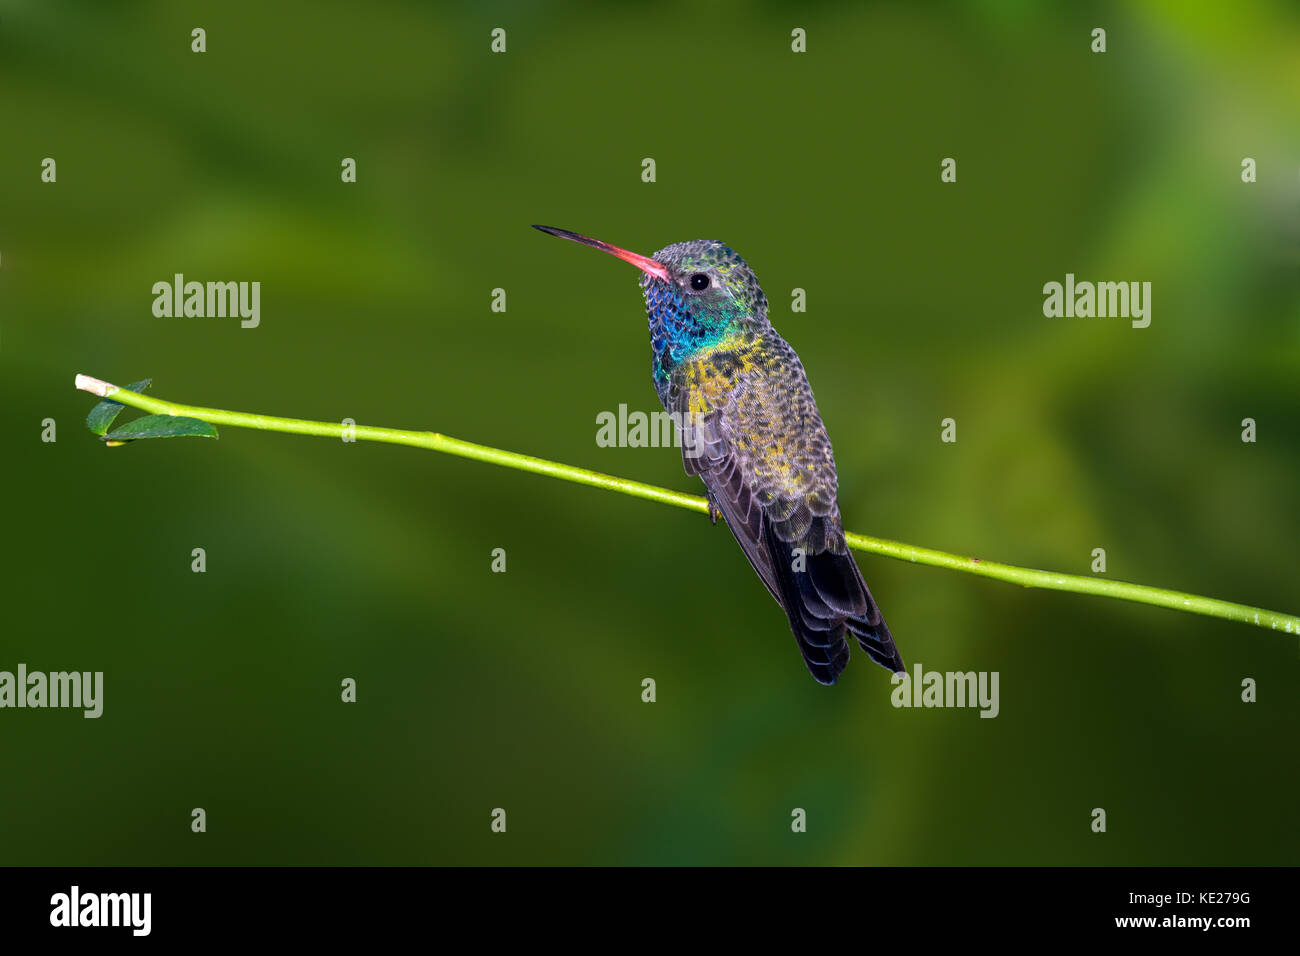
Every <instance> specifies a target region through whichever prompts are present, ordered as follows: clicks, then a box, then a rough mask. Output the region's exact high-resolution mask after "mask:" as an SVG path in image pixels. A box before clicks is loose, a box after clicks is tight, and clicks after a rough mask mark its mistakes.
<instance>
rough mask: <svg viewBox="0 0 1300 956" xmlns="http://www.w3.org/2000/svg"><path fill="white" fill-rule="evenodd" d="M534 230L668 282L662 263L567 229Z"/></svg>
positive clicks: (542, 228)
mask: <svg viewBox="0 0 1300 956" xmlns="http://www.w3.org/2000/svg"><path fill="white" fill-rule="evenodd" d="M533 228H534V229H540V230H541V231H542V232H546V233H550V234H551V235H552V236H559V237H560V238H561V239H572V240H573V241H574V242H580V243H582V244H583V245H584V246H591V247H592V248H593V249H599V250H600V251H601V252H608V253H609V254H610V255H611V256H618V257H619V258H620V259H622V260H623V261H624V262H630V263H632V265H634V266H636V267H637V268H638V269H640V270H641V271H642V272H644V273H645V274H646V275H651V276H654V277H655V278H656V279H663V280H664V281H665V282H667V281H668V267H667V266H665V265H664V264H663V263H662V262H658V261H656V260H654V259H651V258H648V257H647V256H639V255H637V254H636V253H635V252H628V251H627V250H626V249H620V248H619V247H618V246H611V245H610V244H609V243H608V242H601V241H600V240H599V239H590V238H588V237H587V236H580V235H578V234H577V233H576V232H569V230H567V229H556V228H555V227H554V226H537V225H534V226H533Z"/></svg>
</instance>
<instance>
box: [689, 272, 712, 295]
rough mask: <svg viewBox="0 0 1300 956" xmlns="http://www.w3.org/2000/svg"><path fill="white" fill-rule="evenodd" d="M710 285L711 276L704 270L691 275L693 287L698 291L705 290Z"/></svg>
mask: <svg viewBox="0 0 1300 956" xmlns="http://www.w3.org/2000/svg"><path fill="white" fill-rule="evenodd" d="M708 287H709V277H708V276H707V275H705V274H704V273H703V272H697V273H695V275H693V276H691V288H692V289H694V290H695V291H696V292H703V291H704V290H705V289H707V288H708Z"/></svg>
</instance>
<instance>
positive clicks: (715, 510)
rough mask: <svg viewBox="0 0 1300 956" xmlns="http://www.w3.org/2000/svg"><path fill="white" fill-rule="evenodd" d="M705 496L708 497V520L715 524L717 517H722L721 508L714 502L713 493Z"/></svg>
mask: <svg viewBox="0 0 1300 956" xmlns="http://www.w3.org/2000/svg"><path fill="white" fill-rule="evenodd" d="M707 497H708V499H709V520H710V521H711V522H712V523H713V524H715V525H716V524H717V523H718V519H719V518H721V517H722V509H721V508H719V507H718V506H717V504H716V503H714V501H713V495H711V494H710V495H708V496H707Z"/></svg>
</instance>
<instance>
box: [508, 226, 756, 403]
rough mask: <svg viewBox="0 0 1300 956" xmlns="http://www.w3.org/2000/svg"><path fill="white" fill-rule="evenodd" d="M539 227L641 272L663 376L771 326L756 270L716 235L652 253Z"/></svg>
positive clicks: (658, 368) (653, 343) (658, 374)
mask: <svg viewBox="0 0 1300 956" xmlns="http://www.w3.org/2000/svg"><path fill="white" fill-rule="evenodd" d="M533 228H534V229H540V230H541V231H542V232H545V233H549V234H550V235H552V236H559V237H560V238H561V239H571V240H573V241H574V242H581V243H582V244H583V245H588V246H591V247H593V248H595V249H599V250H601V251H602V252H608V253H609V254H610V255H613V256H617V257H618V258H620V259H622V260H623V261H624V262H630V263H631V264H632V265H634V266H636V267H637V268H638V269H640V270H641V272H642V273H643V275H642V276H641V290H642V292H643V294H644V295H645V306H646V314H647V317H648V319H649V322H650V341H651V346H652V348H653V349H654V353H655V377H656V378H657V379H659V378H662V376H663V375H666V374H667V372H668V371H670V370H671V369H672V367H674V366H676V365H677V364H678V363H680V362H681V361H683V360H684V359H686V358H688V357H690V356H691V355H693V354H696V353H698V352H701V351H706V350H709V349H713V348H717V347H718V346H720V345H723V344H725V343H726V342H727V341H728V340H730V339H734V338H737V337H739V336H742V335H744V334H745V332H746V331H748V330H750V329H755V328H759V327H761V326H763V325H766V324H767V297H766V296H764V295H763V290H762V289H761V288H760V287H759V284H758V279H756V278H755V277H754V272H753V270H752V269H750V268H749V266H748V265H747V264H746V263H745V260H744V259H742V258H740V256H739V255H737V253H736V252H735V250H733V249H731V248H730V247H729V246H727V245H725V244H724V243H721V242H718V241H717V240H716V239H695V240H692V241H691V242H677V243H674V244H673V245H671V246H665V247H664V248H662V249H660V250H659V251H658V252H656V253H655V254H654V255H653V256H650V257H646V256H642V255H638V254H637V253H635V252H628V251H627V250H626V249H620V248H619V247H618V246H611V245H610V244H609V243H607V242H601V241H600V240H599V239H591V238H588V237H587V236H582V235H579V234H578V233H576V232H569V231H568V230H567V229H557V228H555V227H553V226H534V227H533Z"/></svg>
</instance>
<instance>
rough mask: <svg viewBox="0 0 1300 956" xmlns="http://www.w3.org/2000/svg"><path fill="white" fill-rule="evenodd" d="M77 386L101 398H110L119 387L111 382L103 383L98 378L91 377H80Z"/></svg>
mask: <svg viewBox="0 0 1300 956" xmlns="http://www.w3.org/2000/svg"><path fill="white" fill-rule="evenodd" d="M76 384H77V388H79V389H81V390H82V391H83V392H90V393H91V394H92V395H98V396H99V397H100V398H108V396H110V395H112V394H113V393H114V392H116V391H117V386H116V385H114V384H112V383H111V382H103V381H100V380H99V379H97V378H91V377H90V376H89V375H78V376H77V382H76Z"/></svg>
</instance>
